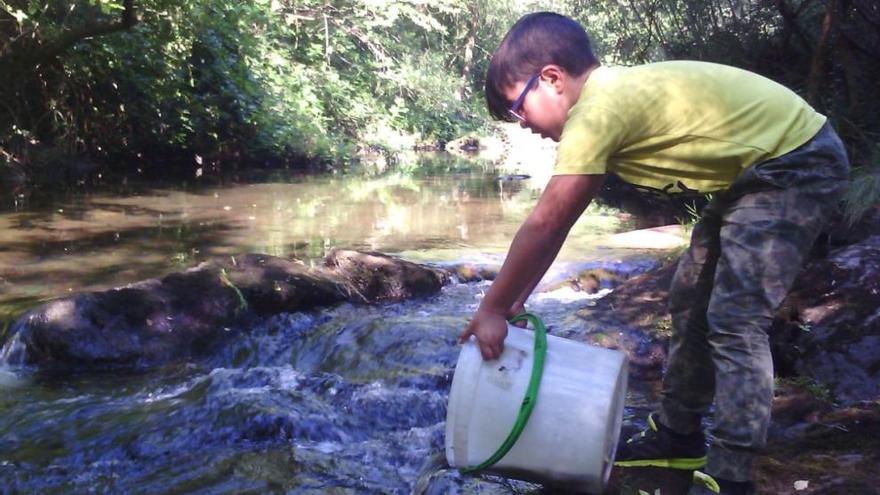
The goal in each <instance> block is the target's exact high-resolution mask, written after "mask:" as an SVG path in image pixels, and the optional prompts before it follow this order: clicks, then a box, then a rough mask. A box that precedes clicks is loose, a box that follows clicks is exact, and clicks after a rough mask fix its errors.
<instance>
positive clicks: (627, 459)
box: [614, 413, 706, 469]
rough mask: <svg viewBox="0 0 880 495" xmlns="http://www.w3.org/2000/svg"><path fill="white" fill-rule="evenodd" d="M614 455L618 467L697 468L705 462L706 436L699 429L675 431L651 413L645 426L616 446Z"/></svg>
mask: <svg viewBox="0 0 880 495" xmlns="http://www.w3.org/2000/svg"><path fill="white" fill-rule="evenodd" d="M614 459H615V460H614V465H615V466H619V467H648V466H654V467H664V468H672V469H699V468H701V467H703V466H705V465H706V437H705V436H703V432H698V433H692V434H690V435H682V434H679V433H675V432H674V431H672V430H670V429H669V428H667V427H665V426H663V425H662V424H660V422H659V421H656V420H655V419H654V414H653V413H651V414H649V415H648V428H647V429H646V430H645V431H643V432H641V433H639V434H637V435H635V436H633V437H632V438H630V439H629V440H627V441H626V442H625V443H623V444H621V445H620V446H618V448H617V456H615V458H614Z"/></svg>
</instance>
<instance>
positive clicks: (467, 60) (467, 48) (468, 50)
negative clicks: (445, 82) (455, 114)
mask: <svg viewBox="0 0 880 495" xmlns="http://www.w3.org/2000/svg"><path fill="white" fill-rule="evenodd" d="M476 44H477V15H476V12H471V22H470V24H469V25H468V34H467V41H465V44H464V61H463V62H462V67H461V79H460V81H461V82H460V83H459V87H458V99H459V101H463V100H465V99H466V98H467V97H468V95H469V94H470V76H471V70H472V69H473V64H474V47H475V46H476Z"/></svg>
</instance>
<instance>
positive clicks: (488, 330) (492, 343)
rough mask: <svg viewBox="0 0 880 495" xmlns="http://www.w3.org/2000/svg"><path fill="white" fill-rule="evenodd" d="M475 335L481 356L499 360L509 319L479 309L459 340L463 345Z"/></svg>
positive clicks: (486, 358)
mask: <svg viewBox="0 0 880 495" xmlns="http://www.w3.org/2000/svg"><path fill="white" fill-rule="evenodd" d="M471 335H474V336H476V337H477V344H478V345H479V346H480V354H482V355H483V359H485V360H487V361H489V360H492V359H497V358H498V356H500V355H501V351H503V350H504V339H505V338H506V337H507V318H506V317H505V316H504V315H501V314H498V313H493V312H491V311H486V310H484V309H478V310H477V312H476V313H474V318H473V319H472V320H471V321H470V322H469V323H468V325H467V327H465V329H464V332H462V333H461V336H460V337H459V338H458V342H459V343H460V344H463V343H465V342H467V339H468V338H469V337H470V336H471Z"/></svg>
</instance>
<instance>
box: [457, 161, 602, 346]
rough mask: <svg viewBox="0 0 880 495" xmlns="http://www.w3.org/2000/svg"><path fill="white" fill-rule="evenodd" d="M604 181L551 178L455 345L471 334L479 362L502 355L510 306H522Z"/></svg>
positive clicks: (591, 177) (588, 177)
mask: <svg viewBox="0 0 880 495" xmlns="http://www.w3.org/2000/svg"><path fill="white" fill-rule="evenodd" d="M604 180H605V176H604V175H557V176H554V177H553V178H552V179H550V182H549V183H548V184H547V187H546V188H545V189H544V193H543V194H542V195H541V198H540V199H539V200H538V204H537V205H535V209H534V210H532V213H531V214H530V215H529V217H528V218H527V219H526V220H525V222H523V224H522V226H520V228H519V231H517V233H516V236H515V237H514V238H513V242H512V243H511V245H510V250H509V251H508V253H507V258H506V259H505V260H504V264H503V265H502V266H501V270H500V271H499V272H498V276H497V277H495V281H494V282H493V283H492V286H491V287H490V288H489V292H488V293H487V294H486V296H485V297H484V298H483V301H482V302H481V303H480V308H479V309H478V310H477V312H476V313H475V314H474V317H473V318H472V319H471V321H470V323H469V324H468V326H467V327H466V328H465V330H464V332H463V333H462V334H461V337H460V338H459V341H461V342H464V341H465V340H467V338H468V337H469V336H470V335H475V336H476V337H477V343H478V344H479V345H480V352H481V353H482V355H483V358H484V359H495V358H497V357H498V356H500V355H501V350H502V349H503V347H504V338H505V337H506V336H507V317H508V316H509V314H508V313H509V311H510V309H511V307H512V306H513V305H514V303H516V302H524V301H525V299H526V298H527V297H528V295H529V294H531V292H532V290H533V289H534V288H535V286H536V285H538V282H539V281H540V280H541V277H543V276H544V273H545V272H546V271H547V269H548V268H549V267H550V265H551V264H552V263H553V260H554V259H555V258H556V255H557V253H559V249H560V248H561V247H562V243H563V242H564V241H565V238H566V236H568V231H569V230H570V229H571V227H572V225H574V223H575V222H576V221H577V219H578V218H579V217H580V216H581V213H583V211H584V209H586V207H587V205H589V204H590V201H591V200H592V199H593V197H594V196H595V195H596V193H597V192H598V191H599V188H600V187H601V186H602V183H603V182H604Z"/></svg>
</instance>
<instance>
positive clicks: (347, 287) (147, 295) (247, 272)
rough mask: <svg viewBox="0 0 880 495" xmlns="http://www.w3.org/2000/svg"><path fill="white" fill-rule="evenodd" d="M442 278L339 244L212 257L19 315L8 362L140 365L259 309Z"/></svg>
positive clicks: (421, 291) (200, 346)
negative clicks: (278, 253) (305, 256)
mask: <svg viewBox="0 0 880 495" xmlns="http://www.w3.org/2000/svg"><path fill="white" fill-rule="evenodd" d="M447 280H448V277H447V275H446V274H445V273H444V272H442V271H440V270H436V269H433V268H430V267H425V266H421V265H417V264H415V263H410V262H407V261H403V260H400V259H397V258H393V257H390V256H386V255H382V254H379V253H359V252H355V251H344V250H337V251H333V252H331V253H330V254H329V255H328V256H327V257H326V258H325V266H322V267H318V268H313V269H310V268H308V267H306V266H305V265H303V264H302V263H301V262H299V261H297V260H292V259H286V258H279V257H275V256H269V255H261V254H248V255H244V256H240V257H227V258H219V259H215V260H212V261H209V262H205V263H202V264H200V265H199V266H197V267H195V268H192V269H189V270H187V271H185V272H182V273H175V274H172V275H168V276H166V277H164V278H162V279H152V280H146V281H143V282H138V283H135V284H132V285H129V286H126V287H122V288H118V289H112V290H107V291H102V292H89V293H81V294H74V295H72V296H69V297H65V298H61V299H57V300H54V301H52V302H49V303H47V304H44V305H42V306H39V307H37V308H34V309H32V310H30V311H29V312H27V313H25V314H24V315H22V316H21V317H19V318H18V319H17V320H16V321H15V322H14V323H13V325H12V327H11V331H10V335H12V339H13V340H15V341H17V342H14V345H12V344H7V345H11V351H12V352H11V353H10V354H11V356H10V357H9V361H10V362H17V363H20V364H28V365H35V366H37V367H39V368H41V369H48V370H70V369H75V370H103V369H143V368H148V367H153V366H158V365H162V364H166V363H170V362H174V361H179V360H183V359H187V358H189V357H191V356H198V355H201V354H204V353H206V352H208V351H209V350H210V349H211V348H212V347H213V346H214V345H216V344H217V343H219V342H222V341H223V340H224V339H225V338H226V337H227V336H229V335H231V334H234V333H236V332H238V331H242V329H245V328H247V322H248V321H249V320H250V319H252V318H254V317H258V316H261V315H268V314H276V313H282V312H295V311H303V310H308V309H312V308H317V307H322V306H328V305H332V304H336V303H339V302H343V301H351V302H355V303H375V302H387V301H399V300H402V299H405V298H408V297H414V296H426V295H430V294H433V293H436V292H437V291H439V290H440V288H441V286H442V285H443V283H445V282H446V281H447Z"/></svg>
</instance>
